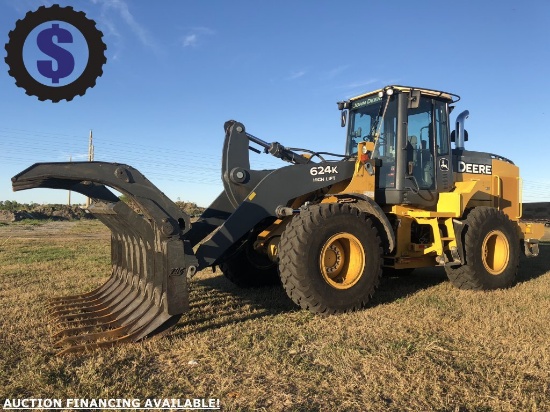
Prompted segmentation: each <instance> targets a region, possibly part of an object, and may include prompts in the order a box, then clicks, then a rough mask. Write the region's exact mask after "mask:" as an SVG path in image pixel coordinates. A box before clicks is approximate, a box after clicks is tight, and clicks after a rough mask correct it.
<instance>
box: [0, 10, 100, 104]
mask: <svg viewBox="0 0 550 412" xmlns="http://www.w3.org/2000/svg"><path fill="white" fill-rule="evenodd" d="M49 22H52V24H51V27H48V28H46V29H44V30H42V31H41V32H40V33H39V34H38V37H37V44H38V47H39V49H40V50H41V51H42V52H44V53H45V54H48V55H49V56H51V57H53V58H54V59H55V60H57V65H56V66H55V70H54V65H53V62H52V61H51V60H48V61H44V60H39V61H37V62H36V65H37V69H38V71H39V72H40V73H41V74H42V75H43V76H45V77H46V78H49V79H51V83H52V85H48V84H44V83H43V82H40V81H38V80H37V79H36V78H35V77H33V75H32V73H33V71H32V70H29V67H28V66H26V65H25V59H24V52H23V48H24V46H25V42H26V41H27V38H28V37H29V35H30V34H31V32H33V30H34V29H35V28H37V27H38V26H40V25H43V24H44V23H49ZM59 22H62V23H67V24H68V25H71V26H73V28H75V29H76V30H78V31H79V32H80V34H81V35H82V36H83V37H84V40H85V42H86V44H87V46H88V61H87V63H86V65H85V68H84V70H83V71H82V73H81V74H80V76H78V77H77V78H76V79H75V80H73V81H72V82H70V83H68V84H65V85H58V86H56V84H59V79H60V78H65V77H68V76H69V75H70V74H71V73H72V72H73V71H74V68H75V59H74V56H73V55H72V54H71V53H70V52H69V51H67V50H66V49H65V48H63V47H60V46H58V45H57V44H56V43H54V42H53V38H54V37H55V38H56V39H57V43H59V44H61V45H62V44H63V43H72V41H73V37H72V34H71V32H70V31H69V30H67V29H66V28H63V27H60V24H59ZM102 38H103V33H102V32H101V31H100V30H98V29H97V28H96V23H95V22H94V21H93V20H90V19H88V18H87V17H86V14H85V13H84V12H82V11H75V10H74V9H73V8H72V7H60V6H59V5H53V6H51V7H45V6H41V7H39V8H38V9H37V10H36V11H29V12H28V13H27V15H26V16H25V17H24V18H23V19H22V20H18V21H17V22H16V24H15V29H13V30H12V31H10V33H9V41H8V43H6V46H5V48H6V52H7V55H6V58H5V61H6V63H7V65H8V66H9V71H8V73H9V75H10V76H12V77H13V78H14V79H15V84H16V85H17V86H19V87H21V88H23V89H25V93H26V94H28V95H29V96H37V97H38V99H39V100H51V101H52V102H54V103H57V102H59V101H60V100H64V99H65V100H67V101H70V100H72V99H73V98H74V97H75V96H83V95H84V93H85V92H86V90H87V89H88V88H92V87H94V86H95V84H96V80H97V78H98V77H100V76H101V75H102V74H103V65H104V64H105V63H106V62H107V58H106V57H105V50H107V46H106V45H105V43H104V42H103V40H102Z"/></svg>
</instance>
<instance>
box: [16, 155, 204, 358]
mask: <svg viewBox="0 0 550 412" xmlns="http://www.w3.org/2000/svg"><path fill="white" fill-rule="evenodd" d="M105 185H106V186H111V187H113V188H115V189H116V190H118V191H119V192H121V193H124V194H125V195H126V196H127V197H128V198H129V199H130V201H131V202H132V203H133V204H134V205H137V207H139V212H137V211H136V210H134V209H133V208H131V207H130V206H128V205H127V204H126V203H124V202H122V201H120V199H119V198H118V197H117V196H115V195H113V193H112V192H110V191H109V190H108V189H107V188H106V187H105ZM12 186H13V188H14V190H22V189H28V188H33V187H49V188H56V189H60V188H62V189H67V190H72V191H75V192H79V193H82V194H84V195H85V196H88V197H91V198H92V199H93V200H94V201H93V203H92V205H91V207H90V208H89V211H90V213H91V214H93V215H94V216H95V217H97V218H98V219H99V220H101V222H103V223H104V224H105V225H106V226H107V227H109V229H110V230H111V268H112V269H111V270H112V272H111V277H110V278H109V279H108V280H107V281H106V282H105V283H104V284H103V285H101V286H99V287H98V288H96V289H95V290H93V291H91V292H87V293H82V294H79V295H72V296H66V297H60V298H55V299H52V300H51V301H50V304H49V307H50V310H51V313H52V315H53V316H54V317H55V318H57V319H58V321H60V323H61V325H62V327H64V329H62V330H61V331H58V332H57V333H56V334H55V335H54V338H55V339H56V340H57V343H56V344H55V346H56V347H63V350H61V352H60V353H72V352H77V351H81V350H87V349H90V348H97V347H107V346H112V345H115V344H118V343H121V342H127V341H138V340H141V339H145V338H148V337H151V336H153V335H155V334H159V333H166V331H168V330H170V329H171V328H172V327H173V326H174V325H175V323H176V322H177V320H178V319H179V318H180V316H181V314H182V313H183V312H185V311H187V310H188V309H189V303H188V292H187V275H189V274H193V273H194V272H195V270H196V268H197V266H198V264H197V260H196V258H195V256H194V254H193V251H192V249H191V244H190V241H189V240H187V239H186V238H185V234H186V233H187V232H188V231H189V230H190V229H191V220H190V218H189V216H187V215H186V214H185V213H183V212H182V211H181V210H180V209H179V208H178V207H177V206H176V205H175V204H174V203H173V202H172V201H170V200H169V199H168V198H167V197H166V196H165V195H164V194H163V193H162V192H161V191H160V190H158V189H157V188H156V187H155V186H154V185H153V184H151V182H150V181H149V180H147V179H146V178H145V177H144V176H143V175H142V174H141V173H139V172H138V171H137V170H135V169H133V168H131V167H129V166H126V165H120V164H114V163H104V162H73V163H43V164H36V165H33V166H31V167H30V168H28V169H27V170H25V171H23V172H21V173H20V174H18V175H17V176H15V177H14V178H12ZM67 345H69V346H68V347H66V346H67Z"/></svg>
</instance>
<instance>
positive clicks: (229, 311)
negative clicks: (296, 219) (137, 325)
mask: <svg viewBox="0 0 550 412" xmlns="http://www.w3.org/2000/svg"><path fill="white" fill-rule="evenodd" d="M549 270H550V244H541V245H540V255H539V256H538V257H537V258H532V259H527V258H524V257H522V258H521V261H520V268H519V271H518V283H522V282H527V281H530V280H533V279H536V278H538V277H540V276H542V275H544V274H545V273H547V272H548V271H549ZM447 281H448V279H447V275H446V274H445V269H444V268H442V267H430V268H420V269H416V270H415V271H414V272H413V273H412V274H410V275H406V276H394V277H382V279H381V282H380V286H379V288H378V289H377V291H376V293H375V294H374V296H373V298H372V300H371V301H370V303H369V305H368V307H374V306H377V305H381V304H386V303H391V302H395V301H397V300H399V299H402V298H405V297H407V296H411V295H414V294H415V293H418V292H420V291H422V290H426V289H430V288H432V287H435V286H437V285H439V284H441V283H443V282H447ZM190 302H191V304H190V309H191V310H190V312H188V313H187V314H185V315H184V316H183V318H182V320H181V321H180V322H179V323H178V325H177V326H176V329H175V331H174V333H175V334H176V335H178V331H179V332H180V333H189V332H202V331H206V330H210V329H213V328H218V327H223V326H226V325H231V324H236V323H239V322H244V321H247V320H252V319H258V318H264V317H269V316H275V315H278V314H282V313H289V312H294V311H298V310H301V309H300V308H299V307H298V306H296V305H295V304H294V303H293V302H292V301H291V300H290V299H289V298H288V296H287V295H286V293H285V291H284V289H283V287H282V286H281V285H279V286H271V287H264V288H252V289H242V288H239V287H237V286H235V285H234V284H233V283H231V282H230V281H229V280H227V279H226V278H225V277H224V276H223V275H222V274H220V275H218V276H214V277H210V278H207V279H201V280H198V281H193V282H192V283H191V287H190Z"/></svg>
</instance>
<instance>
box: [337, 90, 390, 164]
mask: <svg viewBox="0 0 550 412" xmlns="http://www.w3.org/2000/svg"><path fill="white" fill-rule="evenodd" d="M382 102H383V99H382V98H381V97H378V96H373V97H367V98H365V99H362V100H358V101H356V102H353V103H352V106H351V110H350V125H349V129H348V130H349V135H348V139H347V142H348V147H347V148H346V153H347V154H348V155H354V154H357V143H359V142H363V141H372V140H373V135H374V133H375V131H376V124H375V123H376V120H377V117H378V115H379V114H380V109H381V108H382Z"/></svg>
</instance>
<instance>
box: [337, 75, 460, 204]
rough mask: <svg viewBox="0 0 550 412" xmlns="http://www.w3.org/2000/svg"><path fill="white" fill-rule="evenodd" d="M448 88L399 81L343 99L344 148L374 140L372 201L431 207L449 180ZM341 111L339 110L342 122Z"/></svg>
mask: <svg viewBox="0 0 550 412" xmlns="http://www.w3.org/2000/svg"><path fill="white" fill-rule="evenodd" d="M459 99H460V97H459V96H456V95H454V94H451V93H445V92H441V91H436V90H429V89H419V88H412V87H404V86H387V87H385V88H383V89H380V90H375V91H373V92H370V93H366V94H363V95H361V96H357V97H354V98H352V99H350V100H348V101H345V102H339V104H338V106H339V108H340V109H341V110H344V109H348V110H349V114H348V115H347V118H348V119H349V121H348V122H347V123H348V133H347V140H346V154H347V155H348V156H355V155H357V144H358V143H359V142H363V141H369V142H373V146H371V147H373V150H372V152H371V153H369V157H370V158H371V159H375V162H376V166H377V167H376V173H377V190H376V193H375V196H376V199H375V200H376V201H377V202H378V203H380V204H403V203H405V204H414V205H418V206H424V207H433V206H435V205H436V204H437V200H438V193H439V192H448V191H450V190H451V189H452V186H453V170H452V168H453V166H452V164H453V162H452V158H451V147H450V142H451V137H450V128H449V114H450V110H451V108H450V106H449V105H450V104H451V103H455V102H457V101H458V100H459ZM345 123H346V113H345V111H343V112H342V125H343V126H344V125H345Z"/></svg>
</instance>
